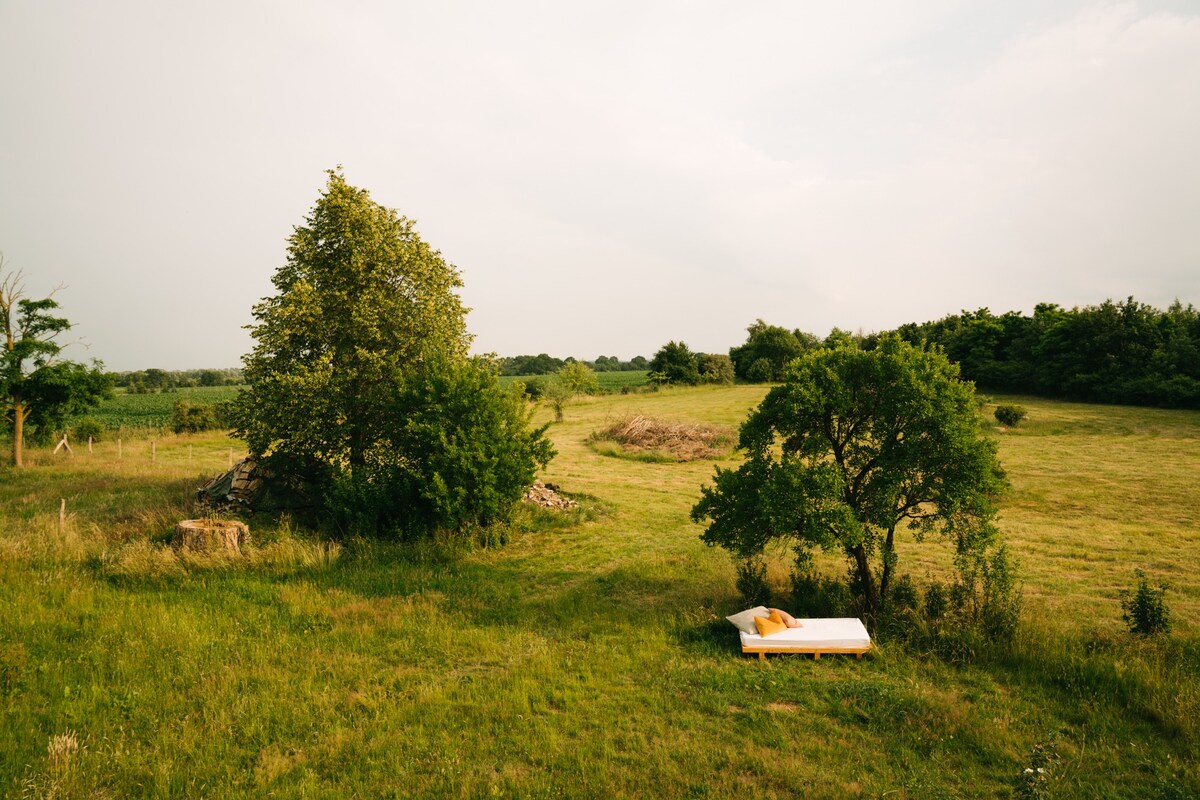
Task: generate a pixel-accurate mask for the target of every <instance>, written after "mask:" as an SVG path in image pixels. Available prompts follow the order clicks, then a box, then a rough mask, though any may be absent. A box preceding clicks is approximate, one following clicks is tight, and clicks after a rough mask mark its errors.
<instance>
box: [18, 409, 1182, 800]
mask: <svg viewBox="0 0 1200 800" xmlns="http://www.w3.org/2000/svg"><path fill="white" fill-rule="evenodd" d="M762 393H763V389H762V388H760V387H729V388H711V387H710V388H700V389H689V390H682V389H667V390H663V391H661V392H656V393H650V394H633V395H626V396H622V395H608V396H602V397H596V398H587V399H582V400H580V401H579V402H578V403H576V404H575V405H573V406H571V407H570V408H569V409H568V413H567V417H566V421H565V422H563V423H558V424H554V425H552V426H551V428H550V435H551V436H552V438H553V440H554V443H555V446H556V448H557V449H558V450H559V452H560V455H559V457H558V458H557V459H556V460H555V461H554V462H552V463H551V465H550V468H549V469H548V470H547V471H546V474H545V475H544V476H542V477H543V478H544V479H545V480H548V481H552V482H554V483H556V484H558V485H559V486H561V487H562V488H563V489H564V490H566V491H568V492H572V493H577V494H580V495H586V496H590V497H594V498H597V501H595V502H594V503H592V507H594V508H599V509H600V510H601V513H589V514H580V515H579V516H577V517H575V518H572V519H570V520H565V521H564V524H563V525H561V526H559V527H547V526H545V525H542V524H529V525H527V526H523V527H518V528H517V529H516V531H515V532H514V535H513V538H512V540H511V541H510V543H509V544H508V546H507V547H503V548H489V549H463V548H461V547H457V548H456V547H451V546H448V545H447V544H445V543H442V544H438V543H434V544H431V545H426V546H422V547H419V548H413V547H407V546H402V545H398V544H394V543H388V542H362V541H351V542H346V543H343V546H342V547H341V549H340V550H338V549H336V548H329V547H328V546H327V545H326V544H325V543H323V542H321V541H320V540H319V539H315V538H312V537H310V536H308V535H306V534H304V533H303V532H300V531H297V530H295V529H294V528H293V527H292V526H291V525H290V523H288V522H287V521H286V520H280V521H276V520H270V519H262V518H257V517H255V518H251V519H250V526H251V537H252V542H253V549H252V550H250V551H249V553H248V554H247V555H245V556H241V557H236V558H228V557H226V558H199V559H198V558H193V557H183V556H180V555H179V554H176V553H174V551H172V550H170V548H169V547H168V546H167V545H166V539H167V535H168V533H169V531H170V529H171V526H173V524H174V523H175V522H176V521H178V520H179V519H183V518H185V517H188V516H191V514H192V510H191V507H190V499H191V492H192V491H193V490H194V488H195V486H196V485H197V484H198V482H199V481H200V480H201V479H202V477H203V476H205V475H207V474H210V473H212V472H216V471H219V470H220V469H222V468H223V467H224V466H225V463H226V461H227V458H228V452H227V451H228V447H229V444H230V443H229V442H228V440H226V439H223V438H222V437H219V436H196V437H192V438H188V437H172V438H170V439H165V438H164V439H161V440H158V441H157V443H156V444H157V456H156V459H155V461H154V463H150V459H149V452H148V446H149V442H146V443H144V444H145V450H136V449H132V450H131V448H130V446H129V444H128V443H126V449H125V452H124V453H123V457H122V458H120V459H118V458H117V457H116V452H115V445H109V444H105V447H106V448H109V447H111V448H112V449H99V448H98V449H97V450H96V452H94V453H93V454H92V455H91V457H90V458H89V457H87V456H85V455H82V454H79V453H77V455H76V456H75V457H74V458H73V459H72V458H70V457H61V455H60V456H58V457H54V456H51V455H49V454H48V453H45V452H35V453H34V454H33V455H32V456H31V458H30V462H31V464H32V466H31V467H29V468H28V469H26V470H24V471H22V472H12V471H9V472H7V473H5V474H4V476H3V480H2V481H0V608H2V609H3V611H4V613H3V615H2V616H0V794H7V795H11V796H15V797H20V796H30V797H45V796H60V797H114V798H115V797H158V796H189V797H190V796H212V797H262V796H276V797H301V796H306V797H307V796H320V797H350V796H361V797H389V796H391V797H481V796H500V797H504V796H511V797H551V796H553V797H664V798H674V797H733V796H746V797H768V798H769V797H780V798H782V797H796V796H816V795H822V796H830V797H858V796H869V797H878V796H887V797H894V798H899V797H922V798H924V797H930V798H937V797H998V796H1000V797H1002V796H1009V795H1010V794H1011V793H1012V792H1013V791H1014V790H1015V789H1016V788H1017V787H1018V785H1019V783H1020V781H1021V779H1022V775H1024V774H1025V773H1024V770H1025V769H1026V768H1028V767H1029V765H1030V763H1031V758H1032V755H1033V754H1036V753H1040V752H1047V751H1052V752H1053V755H1054V758H1053V760H1052V761H1050V762H1048V763H1049V764H1050V767H1049V778H1048V781H1047V783H1046V788H1047V790H1048V792H1049V796H1054V797H1081V798H1082V797H1089V798H1090V797H1189V796H1196V795H1197V793H1200V772H1198V767H1197V764H1198V763H1200V758H1198V757H1197V756H1198V755H1200V753H1198V752H1197V749H1198V748H1197V736H1198V733H1200V732H1198V731H1197V728H1196V720H1197V719H1200V706H1198V698H1197V688H1196V687H1197V683H1196V681H1195V675H1196V674H1197V671H1198V669H1200V663H1198V661H1200V654H1198V651H1200V646H1198V644H1197V639H1196V630H1195V614H1196V610H1197V600H1198V598H1197V585H1198V583H1200V566H1197V565H1198V564H1200V559H1197V558H1196V555H1197V552H1196V548H1197V546H1198V542H1197V537H1196V534H1195V530H1196V529H1197V526H1196V525H1195V521H1196V520H1197V518H1198V513H1200V508H1198V507H1197V502H1198V500H1197V496H1196V489H1195V487H1194V486H1193V485H1192V483H1193V481H1190V480H1188V479H1187V476H1188V475H1192V476H1194V475H1195V474H1200V471H1198V470H1197V467H1200V464H1198V463H1197V459H1198V458H1200V455H1197V448H1196V447H1195V439H1196V437H1197V434H1198V433H1200V415H1196V414H1189V413H1186V412H1157V411H1142V410H1139V409H1111V408H1104V407H1090V406H1074V405H1069V404H1057V403H1046V402H1043V401H1038V400H1035V399H1029V398H1022V399H1021V403H1022V405H1025V406H1026V407H1027V408H1028V409H1029V419H1028V420H1026V421H1025V422H1024V423H1022V425H1021V426H1020V427H1019V428H1018V429H1014V430H1010V431H1007V432H1005V433H1003V434H999V433H997V434H996V435H997V436H998V437H999V442H1000V451H1001V458H1002V461H1003V462H1004V464H1005V466H1006V468H1007V469H1008V472H1009V475H1010V479H1011V481H1012V486H1013V488H1012V492H1011V493H1010V495H1009V496H1008V498H1006V499H1005V501H1004V504H1003V518H1002V524H1003V528H1004V529H1005V530H1006V531H1007V532H1008V533H1009V536H1010V541H1011V542H1012V544H1013V547H1014V550H1016V551H1017V552H1018V554H1019V555H1020V556H1021V560H1022V564H1023V571H1022V574H1023V576H1024V586H1025V592H1026V595H1027V596H1028V598H1029V602H1027V604H1026V605H1027V613H1026V616H1025V618H1024V620H1023V622H1022V627H1021V630H1020V632H1019V635H1018V638H1017V641H1016V643H1015V644H1014V645H1013V646H1011V647H1009V648H1003V649H994V650H985V651H981V652H980V653H979V654H978V655H977V658H976V660H975V661H973V662H971V663H965V664H955V663H951V662H949V661H947V660H945V659H943V658H941V657H939V656H938V655H937V654H936V653H926V652H922V651H921V650H920V648H918V647H914V646H912V645H909V644H906V643H904V642H902V641H899V640H889V639H886V638H884V639H881V640H879V641H878V647H877V649H876V650H875V651H874V653H873V654H871V655H870V656H868V657H867V658H865V659H864V660H863V661H861V662H859V661H855V660H853V659H839V658H834V657H826V658H822V659H821V660H820V661H813V660H812V659H809V658H805V657H789V656H780V657H773V658H771V659H769V660H768V661H765V662H759V661H758V660H757V659H746V658H743V657H742V656H741V655H740V654H739V652H738V649H737V646H736V634H735V633H734V632H733V629H732V628H731V627H730V626H729V625H728V624H727V623H725V622H724V621H723V620H722V617H723V616H724V615H726V614H728V613H731V612H733V611H735V610H738V609H739V606H740V602H741V601H740V600H739V599H738V597H737V592H736V590H735V588H734V577H735V576H734V569H733V564H732V562H731V560H730V559H729V558H728V557H727V556H726V555H725V554H724V553H723V552H721V551H718V550H713V549H709V548H706V547H704V546H703V545H702V544H701V543H700V541H699V539H698V534H699V531H700V529H699V528H698V527H697V526H696V525H694V524H693V523H691V521H690V520H689V518H688V510H689V509H690V507H691V505H692V504H693V503H694V502H695V500H696V497H697V490H698V487H699V485H700V484H701V483H702V482H704V481H706V480H708V479H709V478H710V477H711V472H712V467H713V464H714V462H712V461H700V462H689V463H671V464H663V463H640V462H633V461H628V460H622V459H613V458H609V457H605V456H603V455H600V454H598V453H596V452H594V451H593V450H591V448H590V447H589V446H588V444H587V439H588V437H589V435H590V434H591V433H593V432H594V431H597V430H601V429H603V428H604V427H606V426H607V425H611V424H612V423H613V422H614V421H617V420H620V419H624V418H627V417H630V416H632V415H634V414H645V415H647V416H653V417H658V418H666V419H673V420H694V421H697V422H705V423H711V424H720V425H736V424H737V423H738V422H740V420H741V419H742V418H744V416H745V414H746V413H747V411H748V410H749V409H750V408H751V407H752V406H753V405H755V404H756V403H757V402H758V401H759V399H761V397H762ZM985 413H986V414H990V410H987V409H985ZM539 414H541V415H542V419H543V420H546V419H548V414H549V412H548V411H546V410H544V409H543V410H542V411H540V412H539ZM188 445H191V448H192V461H191V463H190V464H189V463H188V461H187V456H186V453H187V447H188ZM735 458H736V457H734V458H728V459H725V460H723V461H722V462H720V463H725V464H732V463H736V461H735ZM61 498H66V499H67V501H68V503H67V507H68V516H67V518H66V520H65V521H64V523H63V525H62V526H61V527H60V525H59V520H58V509H59V501H60V499H61ZM900 557H901V562H900V568H901V571H904V572H909V573H910V574H912V575H913V576H914V577H915V578H916V579H917V582H918V583H920V582H921V581H922V580H924V576H925V575H927V574H928V575H929V576H930V577H937V576H939V575H943V574H944V571H945V570H946V569H948V553H947V552H946V548H944V547H938V546H936V545H933V544H926V545H918V544H917V543H914V542H911V541H907V542H905V543H904V544H903V549H902V551H901V554H900ZM769 566H770V567H771V569H772V570H773V572H771V573H770V574H769V576H768V577H769V579H771V580H773V581H775V582H776V583H777V584H778V585H779V586H780V588H783V587H784V586H785V584H786V578H787V563H786V554H784V553H780V554H777V555H776V557H775V558H774V560H773V561H772V563H771V564H770V565H769ZM824 566H825V568H826V569H827V570H828V571H830V572H831V574H832V573H835V572H836V571H838V570H841V569H842V565H841V564H840V562H839V561H837V560H836V559H830V560H829V561H828V562H826V563H825V565H824ZM1135 566H1141V567H1142V568H1144V569H1145V570H1146V572H1147V573H1148V574H1149V575H1150V577H1151V578H1152V579H1154V580H1157V579H1160V578H1161V579H1165V580H1167V582H1168V583H1169V584H1170V585H1171V586H1172V589H1171V591H1170V592H1169V593H1168V594H1167V597H1166V599H1167V602H1168V603H1170V604H1171V605H1172V608H1173V611H1174V618H1175V620H1176V632H1175V633H1174V634H1173V635H1172V636H1171V637H1170V638H1167V639H1163V640H1144V639H1142V638H1136V637H1133V636H1131V635H1129V634H1128V633H1126V632H1125V631H1124V629H1123V626H1122V625H1121V622H1120V609H1119V604H1118V600H1117V591H1119V589H1121V588H1128V587H1129V586H1131V585H1132V581H1133V568H1134V567H1135ZM781 603H786V601H781ZM785 607H786V605H785Z"/></svg>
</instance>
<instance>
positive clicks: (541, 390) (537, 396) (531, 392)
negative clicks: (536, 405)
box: [520, 378, 546, 402]
mask: <svg viewBox="0 0 1200 800" xmlns="http://www.w3.org/2000/svg"><path fill="white" fill-rule="evenodd" d="M520 386H521V391H523V392H525V396H526V397H528V398H529V399H530V400H533V401H535V402H536V401H538V400H541V399H542V395H544V394H545V393H546V384H545V383H544V382H543V381H540V380H538V379H537V378H530V379H529V380H527V381H525V382H524V383H521V384H520Z"/></svg>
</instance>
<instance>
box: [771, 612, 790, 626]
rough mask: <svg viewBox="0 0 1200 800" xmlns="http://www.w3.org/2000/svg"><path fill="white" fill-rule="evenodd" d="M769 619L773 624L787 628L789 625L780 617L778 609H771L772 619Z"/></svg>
mask: <svg viewBox="0 0 1200 800" xmlns="http://www.w3.org/2000/svg"><path fill="white" fill-rule="evenodd" d="M767 619H769V620H771V622H778V623H780V624H781V625H784V626H786V625H787V623H786V622H784V621H783V617H781V616H779V611H778V609H774V608H772V609H771V616H770V617H768V618H767Z"/></svg>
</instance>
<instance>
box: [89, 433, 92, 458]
mask: <svg viewBox="0 0 1200 800" xmlns="http://www.w3.org/2000/svg"><path fill="white" fill-rule="evenodd" d="M91 454H92V437H90V436H89V437H88V455H91Z"/></svg>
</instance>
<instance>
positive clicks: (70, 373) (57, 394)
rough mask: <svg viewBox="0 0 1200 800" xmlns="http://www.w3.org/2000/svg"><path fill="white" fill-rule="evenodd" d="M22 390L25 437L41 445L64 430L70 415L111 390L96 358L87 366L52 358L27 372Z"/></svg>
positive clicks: (98, 401) (84, 410)
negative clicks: (25, 401)
mask: <svg viewBox="0 0 1200 800" xmlns="http://www.w3.org/2000/svg"><path fill="white" fill-rule="evenodd" d="M25 389H26V397H27V399H28V400H29V401H30V409H29V415H28V417H26V420H25V424H26V434H27V435H26V440H27V441H31V442H34V443H35V444H42V445H44V444H49V443H50V442H51V440H52V438H53V436H55V435H56V434H58V433H61V432H63V431H65V430H66V429H67V424H68V422H69V421H70V420H71V418H72V417H77V416H79V415H81V414H84V413H86V412H87V411H88V410H89V409H91V408H94V407H95V406H97V405H99V404H100V403H101V402H102V401H103V400H104V399H105V398H107V397H108V396H109V395H110V394H111V393H112V381H111V379H110V378H109V377H108V375H106V374H105V372H104V365H103V364H101V363H100V362H98V361H93V362H92V364H91V365H90V366H88V365H86V364H80V363H79V362H77V361H56V362H54V363H51V364H47V365H46V366H44V367H42V368H41V369H39V370H35V371H34V372H33V373H31V374H30V375H29V379H28V381H27V383H26V387H25Z"/></svg>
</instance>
